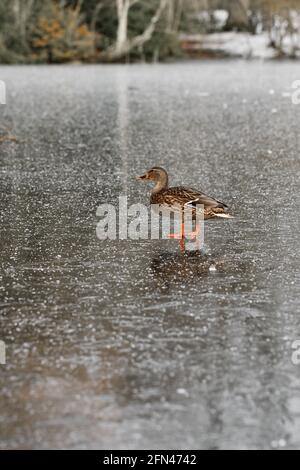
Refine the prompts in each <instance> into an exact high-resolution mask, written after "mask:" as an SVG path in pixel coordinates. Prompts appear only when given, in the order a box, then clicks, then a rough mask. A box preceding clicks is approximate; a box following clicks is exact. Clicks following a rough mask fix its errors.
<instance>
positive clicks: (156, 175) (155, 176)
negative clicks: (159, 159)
mask: <svg viewBox="0 0 300 470" xmlns="http://www.w3.org/2000/svg"><path fill="white" fill-rule="evenodd" d="M137 179H138V180H142V181H153V182H154V183H156V185H155V187H154V188H153V190H152V192H153V193H155V192H158V191H161V190H162V189H165V188H167V187H168V173H167V172H166V170H164V169H163V168H161V167H160V166H154V167H153V168H151V169H150V170H148V171H146V173H145V174H144V175H142V176H137Z"/></svg>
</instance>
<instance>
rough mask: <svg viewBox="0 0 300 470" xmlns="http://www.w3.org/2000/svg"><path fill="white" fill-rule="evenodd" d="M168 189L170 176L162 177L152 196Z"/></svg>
mask: <svg viewBox="0 0 300 470" xmlns="http://www.w3.org/2000/svg"><path fill="white" fill-rule="evenodd" d="M167 187H168V175H162V176H161V177H160V179H159V180H158V181H157V182H156V185H155V186H154V188H153V189H152V191H151V193H152V194H157V193H159V192H160V191H163V190H164V189H167Z"/></svg>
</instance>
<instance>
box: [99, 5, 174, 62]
mask: <svg viewBox="0 0 300 470" xmlns="http://www.w3.org/2000/svg"><path fill="white" fill-rule="evenodd" d="M138 1H139V0H116V2H117V11H118V31H117V39H116V43H115V44H114V45H113V46H112V47H111V48H109V50H108V51H107V53H106V54H103V57H104V58H107V59H108V60H118V59H121V58H123V57H125V56H126V55H127V54H129V53H130V52H131V51H132V49H134V48H136V47H142V46H143V45H144V44H145V43H146V42H147V41H149V40H150V39H151V38H152V35H153V33H154V31H155V28H156V25H157V23H158V21H159V20H160V18H161V15H162V13H163V11H164V9H165V7H166V6H167V3H168V1H169V0H160V2H159V6H158V8H157V10H156V12H155V14H154V15H153V16H152V18H151V20H150V22H149V24H148V26H147V27H146V29H145V30H144V32H143V33H142V34H140V35H138V36H135V37H134V38H131V39H129V38H128V13H129V9H130V7H131V6H132V5H134V4H135V3H137V2H138Z"/></svg>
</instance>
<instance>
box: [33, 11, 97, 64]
mask: <svg viewBox="0 0 300 470" xmlns="http://www.w3.org/2000/svg"><path fill="white" fill-rule="evenodd" d="M96 39H97V35H96V33H94V32H92V31H90V30H89V28H88V26H87V24H86V23H84V17H83V15H82V14H81V12H80V5H79V4H77V6H75V7H71V6H69V7H66V6H61V5H60V4H58V3H56V2H55V3H54V4H52V5H51V8H50V11H49V13H48V14H47V16H40V17H39V18H38V20H37V25H36V28H35V30H34V34H33V39H32V48H33V50H34V54H33V56H34V57H35V59H38V60H41V61H47V62H68V61H69V62H72V61H92V60H94V59H95V55H96Z"/></svg>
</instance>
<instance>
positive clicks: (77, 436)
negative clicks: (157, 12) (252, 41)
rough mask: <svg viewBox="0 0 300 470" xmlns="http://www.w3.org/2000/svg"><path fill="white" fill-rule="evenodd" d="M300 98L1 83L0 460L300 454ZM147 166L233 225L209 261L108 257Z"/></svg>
mask: <svg viewBox="0 0 300 470" xmlns="http://www.w3.org/2000/svg"><path fill="white" fill-rule="evenodd" d="M299 78H300V77H299V65H298V64H297V63H292V62H291V63H289V62H285V63H277V62H274V63H265V64H263V63H260V62H252V63H244V62H225V61H224V62H223V61H220V62H202V63H188V64H186V63H185V64H176V65H158V66H146V65H145V66H128V67H127V66H70V67H65V66H60V67H59V66H58V67H42V66H41V67H0V79H1V80H5V82H6V85H7V92H8V96H7V104H6V106H4V105H0V106H1V107H0V112H1V117H0V126H1V129H2V128H3V127H5V126H8V127H9V126H10V127H12V132H13V133H14V134H15V135H16V136H17V137H18V139H19V143H18V144H15V143H13V142H6V143H2V144H0V156H1V158H0V211H1V215H0V243H1V258H2V268H1V287H0V289H1V291H0V293H1V297H0V309H1V310H0V325H1V326H0V340H2V341H5V343H6V347H7V364H6V365H5V366H4V365H2V366H0V372H1V375H0V388H1V397H0V422H1V426H0V447H1V448H3V449H7V448H90V449H91V448H110V449H116V448H123V449H124V448H125V449H131V448H155V449H156V448H165V449H166V448H167V449H175V448H177V449H186V448H191V449H202V448H221V449H224V448H232V447H234V448H248V449H249V448H250V449H251V448H266V449H268V448H300V395H299V394H300V365H298V366H297V365H294V364H293V363H292V353H293V350H292V343H293V342H294V341H295V340H297V339H300V309H299V304H300V302H299V294H300V292H299V290H300V288H299V248H300V239H299V202H300V197H299V170H300V168H299V151H300V137H299V136H300V129H299V125H300V120H299V118H300V105H299V106H296V105H293V104H292V102H291V99H290V98H288V97H287V96H286V93H287V92H289V91H291V86H292V83H293V81H294V80H296V79H299ZM1 132H3V129H2V130H1ZM153 165H161V166H165V167H166V168H167V169H168V170H169V172H170V177H171V178H172V181H173V182H174V184H180V183H185V184H189V185H191V186H193V187H199V188H202V189H204V190H206V191H207V192H209V193H210V194H212V195H214V196H216V197H218V198H220V199H221V200H224V201H225V202H227V204H228V205H230V207H231V208H232V211H233V212H234V214H235V215H236V218H235V219H234V220H232V221H228V222H227V221H218V222H211V223H208V224H207V225H206V232H205V250H204V252H202V253H197V252H195V253H188V252H187V253H185V254H181V253H180V251H179V249H178V246H177V243H176V241H151V240H146V241H145V240H142V241H126V240H123V241H100V240H98V239H97V237H96V231H95V229H96V224H97V222H98V219H97V217H96V210H97V207H98V205H99V204H101V203H105V202H110V203H114V202H116V201H117V198H118V196H119V195H126V194H127V195H128V198H129V202H130V203H136V202H146V201H148V196H149V188H147V187H146V186H144V185H141V184H139V183H138V182H137V181H136V180H135V175H137V174H140V173H141V172H143V171H144V170H145V169H147V168H149V167H151V166H153Z"/></svg>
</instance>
